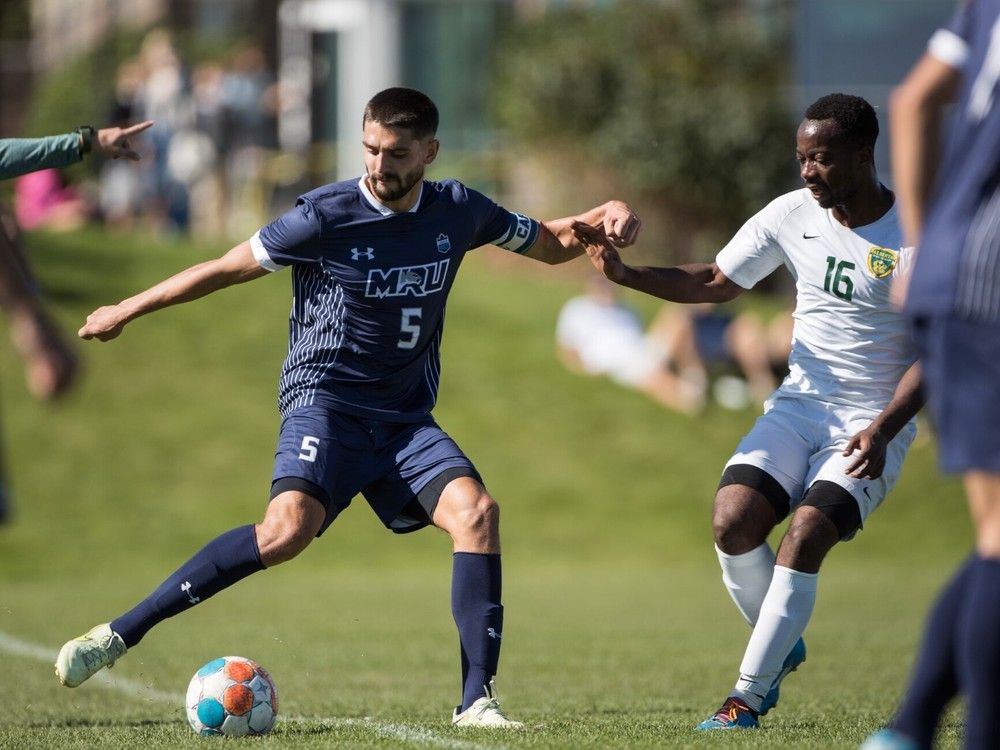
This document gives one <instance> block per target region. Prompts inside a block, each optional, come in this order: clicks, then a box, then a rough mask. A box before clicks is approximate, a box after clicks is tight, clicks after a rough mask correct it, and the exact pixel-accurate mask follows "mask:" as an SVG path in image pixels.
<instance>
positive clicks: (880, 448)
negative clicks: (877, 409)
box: [844, 362, 924, 479]
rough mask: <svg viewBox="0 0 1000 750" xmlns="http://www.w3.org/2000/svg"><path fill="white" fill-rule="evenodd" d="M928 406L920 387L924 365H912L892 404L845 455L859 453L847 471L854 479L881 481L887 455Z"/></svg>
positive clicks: (845, 450)
mask: <svg viewBox="0 0 1000 750" xmlns="http://www.w3.org/2000/svg"><path fill="white" fill-rule="evenodd" d="M923 405H924V393H923V388H921V386H920V363H919V362H914V363H913V364H912V365H910V369H908V370H907V371H906V372H905V373H903V377H902V378H900V380H899V384H898V385H897V386H896V390H895V392H894V393H893V395H892V401H890V402H889V405H888V406H887V407H885V408H884V409H883V410H882V412H881V413H880V414H879V415H878V416H877V417H876V418H875V419H874V420H873V421H872V423H871V424H870V425H868V427H866V428H865V429H863V430H862V431H861V432H859V433H858V434H856V435H854V436H853V437H852V438H851V439H850V441H849V442H848V443H847V447H845V448H844V455H845V456H850V455H851V454H852V453H854V452H855V451H858V455H857V458H855V460H854V462H853V463H852V464H851V465H850V466H848V467H847V468H846V469H844V473H845V474H848V475H849V476H852V477H857V478H859V479H861V478H868V479H878V478H879V477H880V476H882V471H883V470H884V469H885V453H886V450H887V449H888V447H889V443H890V442H891V441H892V439H893V438H894V437H896V434H897V433H898V432H899V431H900V430H901V429H903V426H904V425H905V424H906V423H907V422H909V421H910V420H911V419H913V417H914V416H916V414H917V412H918V411H920V408H921V407H922V406H923Z"/></svg>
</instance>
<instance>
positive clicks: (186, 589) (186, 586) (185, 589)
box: [181, 581, 201, 604]
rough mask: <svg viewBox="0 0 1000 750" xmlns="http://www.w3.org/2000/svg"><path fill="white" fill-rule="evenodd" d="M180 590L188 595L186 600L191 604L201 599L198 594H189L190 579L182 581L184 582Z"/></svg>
mask: <svg viewBox="0 0 1000 750" xmlns="http://www.w3.org/2000/svg"><path fill="white" fill-rule="evenodd" d="M181 591H183V592H184V593H185V594H187V595H188V601H189V602H191V603H192V604H197V603H198V602H200V601H201V597H200V596H191V581H184V583H182V584H181Z"/></svg>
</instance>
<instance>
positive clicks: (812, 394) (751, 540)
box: [577, 94, 922, 729]
mask: <svg viewBox="0 0 1000 750" xmlns="http://www.w3.org/2000/svg"><path fill="white" fill-rule="evenodd" d="M877 137H878V119H877V118H876V116H875V111H874V109H872V107H871V105H870V104H869V103H868V102H866V101H865V100H864V99H861V98H859V97H856V96H849V95H845V94H830V95H828V96H824V97H822V98H821V99H819V100H817V101H816V102H814V103H813V104H812V105H810V107H809V108H808V109H807V110H806V115H805V119H804V120H803V121H802V123H801V124H800V125H799V128H798V133H797V136H796V158H797V159H798V162H799V168H800V174H801V177H802V180H803V181H804V182H805V185H806V187H805V188H804V189H800V190H796V191H794V192H791V193H788V194H786V195H783V196H781V197H779V198H777V199H775V200H774V201H772V202H771V203H770V204H769V205H767V206H766V207H765V208H764V209H763V210H762V211H760V212H759V213H758V214H757V215H755V216H753V217H752V218H751V219H750V220H749V221H747V222H746V224H744V225H743V227H742V228H741V229H740V230H739V231H738V232H737V233H736V236H735V237H733V239H732V240H731V241H730V242H729V244H727V245H726V246H725V247H724V248H723V249H722V251H721V252H719V254H718V256H717V257H716V259H715V262H714V263H700V264H691V265H684V266H677V267H672V268H649V267H631V266H628V265H625V264H624V263H623V262H622V261H621V258H620V257H619V255H618V253H617V251H616V250H615V249H614V247H613V246H612V245H611V243H610V242H608V241H607V240H606V239H605V238H604V237H602V236H601V234H600V232H599V230H592V229H590V228H588V227H585V226H582V225H581V226H579V227H578V229H577V231H578V233H579V235H580V236H581V238H584V239H586V240H587V242H588V250H587V252H588V255H589V256H590V258H591V260H592V261H593V263H594V265H595V266H596V267H597V268H598V270H600V271H602V272H603V273H604V274H605V275H606V276H607V277H608V278H610V279H611V280H612V281H615V282H617V283H619V284H622V285H623V286H627V287H631V288H633V289H638V290H639V291H643V292H646V293H648V294H652V295H654V296H656V297H661V298H663V299H667V300H672V301H674V302H691V303H694V302H724V301H727V300H731V299H733V298H734V297H736V296H737V295H738V294H740V293H741V292H742V291H743V290H745V289H750V288H751V287H753V286H754V285H755V284H756V283H757V282H758V281H760V280H761V279H763V278H764V277H765V276H767V275H769V274H770V273H771V272H772V271H774V270H775V269H776V268H778V266H781V265H784V266H785V267H786V268H788V270H789V271H790V272H791V274H792V276H793V278H794V279H795V286H796V306H795V312H794V319H795V325H794V331H793V335H792V350H791V355H790V357H789V375H788V377H787V378H785V381H784V382H783V383H782V384H781V386H780V387H779V388H778V390H777V391H775V392H774V394H773V395H772V396H771V397H770V398H769V399H768V401H767V402H766V403H765V405H764V414H763V416H761V417H760V418H759V419H758V420H757V422H756V424H755V425H754V427H753V429H752V430H751V431H750V433H749V434H748V435H746V436H745V437H744V438H743V440H742V441H741V442H740V444H739V446H737V448H736V452H735V453H734V454H733V456H732V458H730V459H729V461H728V463H727V464H726V467H725V470H724V471H723V474H722V480H721V482H720V483H719V488H718V491H717V493H716V496H715V505H714V509H713V517H712V526H713V532H714V537H715V545H716V550H717V552H718V558H719V563H720V565H721V567H722V580H723V582H724V583H725V585H726V588H727V589H728V591H729V594H730V596H731V597H732V599H733V601H734V602H735V603H736V606H737V608H738V609H739V611H740V612H741V613H742V615H743V617H744V618H745V619H746V620H747V622H749V624H750V625H751V627H752V628H753V632H752V635H751V636H750V642H749V644H748V645H747V649H746V652H745V654H744V657H743V662H742V664H741V665H740V676H739V679H738V680H737V682H736V685H735V686H734V687H733V689H732V691H731V692H730V694H729V697H728V698H726V700H725V701H724V703H723V704H722V706H721V708H719V710H718V711H716V712H715V713H714V714H713V715H712V716H711V717H709V718H708V719H707V720H705V721H703V722H702V723H701V724H699V725H698V727H697V728H698V729H741V728H753V727H757V726H758V725H759V721H758V717H760V716H761V715H763V714H766V713H767V712H768V711H769V710H770V709H772V708H774V706H775V705H776V703H777V701H778V689H779V685H780V683H781V681H782V680H783V679H784V677H785V676H786V675H787V674H788V673H789V672H791V671H793V670H795V669H796V668H797V667H798V666H799V664H801V663H802V662H803V661H804V660H805V655H806V652H805V643H804V641H803V640H802V633H803V631H804V630H805V628H806V625H807V623H808V622H809V617H810V615H811V614H812V610H813V606H814V604H815V601H816V583H817V576H818V573H819V568H820V564H821V563H822V561H823V558H824V557H825V556H826V554H827V553H828V552H829V551H830V549H831V548H832V547H833V546H834V545H835V544H836V543H837V542H838V541H841V540H848V539H850V538H852V537H853V536H854V534H855V533H856V532H857V531H858V529H860V528H861V527H862V524H863V523H864V521H865V519H866V518H867V517H868V516H869V514H871V513H872V511H874V510H875V508H877V507H878V506H879V504H880V503H881V502H882V500H883V499H884V498H885V496H886V494H887V493H888V492H889V490H890V489H891V488H892V486H893V484H895V482H896V479H897V478H898V476H899V471H900V467H901V465H902V463H903V458H904V457H905V456H906V451H907V449H908V448H909V446H910V443H911V442H912V441H913V437H914V435H915V433H916V427H915V424H914V421H913V418H914V416H915V415H916V413H917V411H918V410H919V408H920V406H921V404H922V398H921V395H920V373H919V368H918V365H916V364H915V362H914V359H915V356H914V352H913V351H912V342H911V337H910V330H909V327H908V322H907V320H906V319H905V318H904V317H903V316H902V315H901V314H899V313H897V312H896V311H895V310H894V309H893V308H892V307H891V305H890V302H889V287H890V282H891V281H892V276H893V274H894V272H896V271H897V269H899V268H900V267H905V265H906V263H907V261H908V258H909V255H910V250H909V249H908V248H907V249H903V248H902V247H901V245H902V240H901V233H900V227H899V220H898V217H897V213H896V207H895V201H894V196H893V194H892V192H891V191H890V190H888V189H887V188H886V187H885V186H884V185H882V184H881V183H880V182H879V179H878V175H877V174H876V170H875V163H874V148H875V140H876V138H877ZM789 513H791V515H792V517H791V521H790V523H789V527H788V530H787V532H786V533H785V535H784V537H783V538H782V540H781V544H780V546H779V547H778V552H777V555H775V553H774V551H772V549H771V547H770V546H769V545H768V543H767V536H768V534H769V532H770V531H771V530H772V529H773V528H774V527H775V525H776V524H778V523H779V522H780V521H782V520H783V519H784V518H785V517H786V516H787V515H789Z"/></svg>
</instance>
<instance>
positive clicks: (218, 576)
mask: <svg viewBox="0 0 1000 750" xmlns="http://www.w3.org/2000/svg"><path fill="white" fill-rule="evenodd" d="M263 569H264V564H263V563H262V562H261V561H260V551H259V550H258V549H257V535H256V533H255V532H254V527H253V524H250V525H249V526H240V527H239V528H237V529H233V530H231V531H227V532H226V533H225V534H222V535H221V536H218V537H216V538H215V539H213V540H212V541H210V542H209V543H208V544H206V545H205V546H204V547H202V549H201V550H200V551H199V552H198V553H197V554H196V555H195V556H194V557H192V558H191V559H190V560H188V561H187V562H186V563H184V564H183V565H182V566H181V567H180V568H178V569H177V571H175V572H174V574H173V575H171V576H170V577H169V578H168V579H167V580H165V581H164V582H163V583H161V584H160V586H159V588H157V589H156V591H154V592H153V593H152V594H150V595H149V596H147V597H146V598H145V599H143V600H142V601H141V602H139V604H138V605H137V606H135V607H134V608H132V609H130V610H129V611H128V612H126V613H125V614H123V615H122V616H121V617H119V618H118V619H116V620H113V621H112V622H111V629H112V630H113V631H115V632H116V633H118V635H120V636H121V637H122V640H123V641H125V645H126V646H128V647H129V648H132V646H134V645H135V644H137V643H138V642H139V641H140V640H142V637H143V636H144V635H146V633H147V632H148V631H149V629H150V628H152V627H153V626H154V625H156V624H157V623H159V622H161V621H163V620H165V619H167V618H168V617H173V616H174V615H176V614H178V613H180V612H183V611H184V610H186V609H190V608H191V607H193V606H194V605H195V604H198V603H199V602H203V601H205V600H206V599H208V597H210V596H212V595H213V594H217V593H218V592H220V591H222V589H224V588H226V587H228V586H232V585H233V584H234V583H236V582H237V581H239V580H240V579H242V578H246V577H247V576H248V575H250V574H251V573H256V572H257V571H258V570H263Z"/></svg>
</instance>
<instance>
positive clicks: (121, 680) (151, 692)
mask: <svg viewBox="0 0 1000 750" xmlns="http://www.w3.org/2000/svg"><path fill="white" fill-rule="evenodd" d="M0 651H5V652H7V653H8V654H13V655H15V656H24V657H27V658H29V659H34V660H35V661H39V662H45V663H46V664H52V665H54V664H55V662H56V656H58V653H57V652H55V651H51V650H49V649H47V648H45V647H44V646H39V645H38V644H36V643H29V642H28V641H24V640H21V639H20V638H16V637H14V636H12V635H10V634H9V633H4V632H3V631H2V630H0ZM53 679H54V677H53ZM91 682H94V683H95V684H97V685H98V686H100V687H102V688H105V689H107V690H116V691H118V692H119V693H126V694H128V695H132V696H134V697H138V698H143V699H145V700H147V701H157V702H160V703H169V704H171V705H172V706H175V707H177V708H178V709H179V708H180V707H181V706H183V705H184V694H183V693H168V692H166V691H163V690H157V689H156V688H152V687H150V686H149V685H146V684H145V683H143V682H140V681H138V680H133V679H130V678H128V677H118V676H116V675H113V674H111V673H110V672H108V671H101V672H98V673H97V674H96V675H94V676H93V677H92V678H91ZM279 721H287V722H288V723H290V724H319V725H321V726H327V727H345V726H360V727H370V728H371V729H372V730H373V731H374V732H375V734H377V735H379V736H381V737H390V738H392V739H397V740H402V741H404V742H412V743H413V744H415V745H432V746H434V747H448V748H455V750H485V748H484V747H483V746H482V745H477V744H475V743H474V742H465V741H463V740H456V739H451V738H449V737H442V736H441V735H439V734H436V733H434V732H432V731H431V730H429V729H423V728H421V727H411V726H407V725H406V724H393V723H389V722H385V721H377V720H375V719H372V718H368V717H365V718H361V719H336V718H326V717H321V716H317V717H310V716H283V717H281V718H280V719H279ZM492 747H496V746H495V745H494V746H492Z"/></svg>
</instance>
